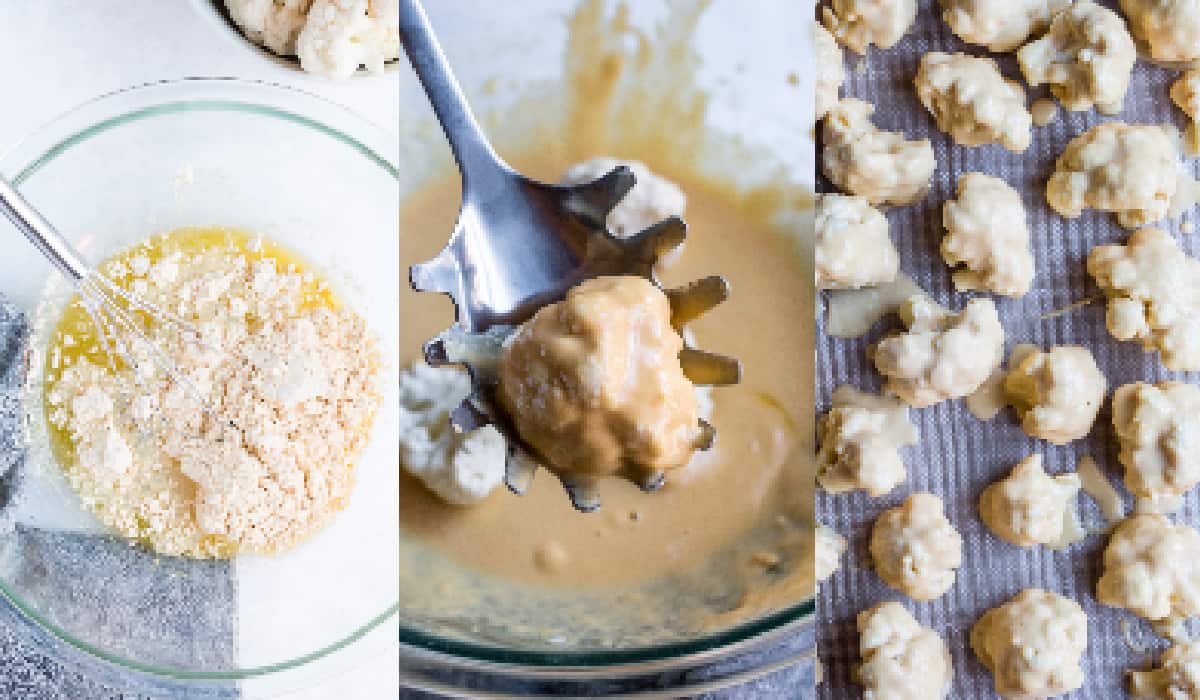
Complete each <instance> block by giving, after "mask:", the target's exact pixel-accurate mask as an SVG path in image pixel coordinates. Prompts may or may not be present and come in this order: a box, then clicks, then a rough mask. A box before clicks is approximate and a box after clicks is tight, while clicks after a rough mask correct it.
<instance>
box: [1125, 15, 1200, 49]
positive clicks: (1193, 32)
mask: <svg viewBox="0 0 1200 700" xmlns="http://www.w3.org/2000/svg"><path fill="white" fill-rule="evenodd" d="M1121 9H1122V10H1124V11H1125V16H1126V17H1128V18H1129V28H1130V29H1131V30H1132V31H1133V35H1134V36H1136V37H1137V38H1138V39H1140V40H1142V41H1144V42H1146V44H1148V45H1149V47H1150V56H1151V57H1153V58H1154V59H1155V60H1158V61H1194V60H1196V59H1198V58H1200V2H1198V1H1197V0H1121Z"/></svg>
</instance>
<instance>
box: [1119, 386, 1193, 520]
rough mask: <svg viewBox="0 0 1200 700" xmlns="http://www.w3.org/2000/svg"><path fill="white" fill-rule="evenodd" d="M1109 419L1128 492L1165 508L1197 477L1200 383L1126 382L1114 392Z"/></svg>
mask: <svg viewBox="0 0 1200 700" xmlns="http://www.w3.org/2000/svg"><path fill="white" fill-rule="evenodd" d="M1112 421H1113V428H1114V429H1115V431H1116V434H1117V442H1118V443H1119V444H1120V446H1121V452H1120V454H1119V455H1118V457H1117V458H1118V460H1120V462H1121V464H1122V465H1123V466H1124V467H1125V486H1126V488H1128V489H1129V492H1130V493H1132V494H1133V495H1135V496H1137V497H1138V498H1142V499H1147V500H1148V501H1149V502H1151V503H1153V504H1160V505H1159V506H1158V507H1159V508H1160V509H1166V508H1171V506H1172V504H1174V503H1176V502H1178V500H1179V498H1180V497H1181V496H1183V494H1185V493H1187V492H1188V491H1190V490H1191V489H1192V487H1194V486H1195V485H1196V484H1198V483H1200V387H1196V386H1194V385H1192V384H1184V383H1183V382H1159V383H1158V384H1144V383H1142V382H1136V383H1133V384H1126V385H1124V386H1121V387H1119V388H1118V389H1117V390H1116V392H1114V393H1113V407H1112Z"/></svg>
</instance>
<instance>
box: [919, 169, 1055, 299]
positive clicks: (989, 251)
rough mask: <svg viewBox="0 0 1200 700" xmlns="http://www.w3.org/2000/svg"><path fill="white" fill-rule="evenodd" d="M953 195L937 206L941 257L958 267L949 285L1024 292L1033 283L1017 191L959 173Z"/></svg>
mask: <svg viewBox="0 0 1200 700" xmlns="http://www.w3.org/2000/svg"><path fill="white" fill-rule="evenodd" d="M957 196H958V199H951V200H947V201H946V203H945V204H944V205H943V206H942V225H944V226H945V227H946V237H945V238H943V239H942V258H943V259H944V260H945V261H946V264H947V265H949V266H950V267H951V268H955V267H958V266H961V267H958V269H955V270H954V286H955V288H957V289H959V290H960V291H965V290H972V289H987V290H990V291H993V292H995V293H997V294H1002V295H1004V296H1010V297H1019V296H1024V295H1025V294H1026V293H1028V292H1029V288H1030V286H1031V285H1032V284H1033V251H1032V250H1030V248H1029V226H1028V225H1027V224H1026V223H1025V205H1024V204H1023V203H1022V202H1021V195H1019V194H1017V191H1016V190H1014V189H1013V188H1012V187H1009V185H1008V183H1006V182H1004V181H1003V180H1001V179H999V178H994V177H991V176H989V175H984V174H983V173H964V174H963V175H961V176H959V178H958V195H957Z"/></svg>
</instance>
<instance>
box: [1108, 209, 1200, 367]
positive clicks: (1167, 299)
mask: <svg viewBox="0 0 1200 700" xmlns="http://www.w3.org/2000/svg"><path fill="white" fill-rule="evenodd" d="M1087 271H1088V274H1089V275H1091V276H1092V277H1093V278H1094V279H1095V280H1096V284H1098V285H1099V286H1100V288H1101V289H1102V290H1104V295H1105V296H1106V297H1108V314H1107V326H1108V332H1109V333H1110V334H1112V336H1113V337H1114V338H1116V339H1117V340H1136V341H1139V342H1141V344H1142V347H1143V348H1145V349H1146V351H1147V352H1151V351H1154V350H1157V351H1158V352H1159V356H1160V359H1161V360H1162V363H1163V365H1165V366H1166V368H1167V369H1171V370H1179V371H1189V370H1200V261H1198V260H1196V259H1195V258H1192V257H1189V256H1188V255H1187V254H1186V253H1184V252H1183V251H1182V250H1181V249H1180V248H1179V244H1178V243H1176V242H1175V239H1174V238H1172V237H1171V236H1170V235H1169V234H1167V233H1164V232H1163V231H1161V230H1159V229H1156V228H1144V229H1141V230H1139V231H1137V232H1135V233H1134V234H1133V235H1132V236H1130V237H1129V240H1128V241H1126V242H1125V245H1101V246H1096V247H1095V248H1092V250H1091V252H1090V253H1089V254H1088V260H1087Z"/></svg>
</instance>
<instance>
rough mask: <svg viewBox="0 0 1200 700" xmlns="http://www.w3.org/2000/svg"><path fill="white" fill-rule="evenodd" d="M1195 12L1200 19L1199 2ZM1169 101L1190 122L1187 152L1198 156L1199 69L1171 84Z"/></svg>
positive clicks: (1187, 73) (1199, 122) (1199, 116)
mask: <svg viewBox="0 0 1200 700" xmlns="http://www.w3.org/2000/svg"><path fill="white" fill-rule="evenodd" d="M1196 12H1197V16H1198V17H1200V2H1197V3H1196ZM1197 41H1200V38H1198V39H1197ZM1197 50H1200V48H1198V49H1197ZM1171 100H1172V101H1173V102H1175V104H1176V105H1178V106H1179V108H1180V109H1182V110H1183V112H1184V114H1186V115H1188V118H1190V119H1191V120H1192V123H1191V124H1189V125H1188V128H1187V133H1186V134H1184V144H1185V146H1186V147H1187V152H1188V153H1189V154H1191V155H1194V156H1196V155H1200V68H1196V69H1193V70H1190V71H1188V72H1186V73H1184V74H1183V75H1182V76H1180V77H1179V80H1176V81H1175V82H1174V83H1172V84H1171Z"/></svg>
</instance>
